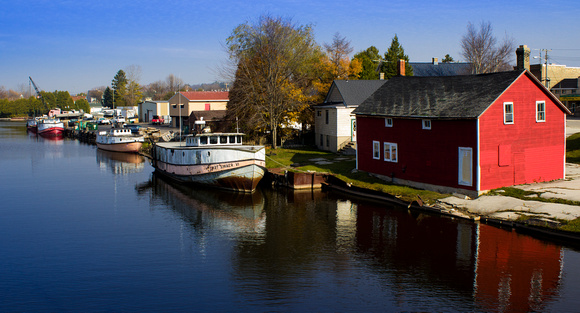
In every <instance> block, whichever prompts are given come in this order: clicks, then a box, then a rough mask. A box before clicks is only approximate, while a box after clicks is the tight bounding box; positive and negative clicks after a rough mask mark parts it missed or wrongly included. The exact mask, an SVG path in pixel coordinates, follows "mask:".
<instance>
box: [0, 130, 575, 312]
mask: <svg viewBox="0 0 580 313" xmlns="http://www.w3.org/2000/svg"><path fill="white" fill-rule="evenodd" d="M0 162H1V163H0V164H1V169H2V172H1V174H0V175H1V176H0V177H1V179H0V201H1V202H2V205H1V206H0V238H1V241H0V311H3V312H6V311H9V312H35V311H42V312H103V311H114V312H126V311H138V312H147V311H151V312H190V311H204V312H205V311H211V312H234V311H235V312H238V311H239V312H244V311H245V312H266V311H268V312H270V311H275V312H401V311H406V312H408V311H413V312H416V311H423V312H432V311H436V312H457V311H461V312H529V311H535V312H573V311H576V312H577V311H578V310H579V308H580V253H579V252H578V250H576V249H574V248H572V247H567V246H562V245H559V244H556V243H551V242H546V241H541V240H538V239H534V238H532V237H529V236H525V235H520V234H518V233H516V232H513V231H510V230H502V229H498V228H495V227H493V226H488V225H484V224H478V223H472V222H468V221H462V220H457V219H451V218H447V217H441V216H437V215H430V214H425V213H421V212H415V211H409V210H407V209H406V208H404V207H396V206H391V205H388V204H381V203H373V202H369V201H366V200H364V199H355V198H351V197H349V196H346V195H341V194H336V193H332V192H320V191H316V192H310V191H307V192H294V191H290V190H286V189H282V190H270V189H268V188H262V189H260V190H258V191H257V192H256V193H255V194H253V195H251V196H248V195H238V194H232V193H224V192H218V191H215V190H208V189H201V188H192V187H189V186H182V185H179V184H175V183H173V182H171V181H167V180H165V179H163V178H162V177H158V176H157V175H155V174H154V173H153V168H152V167H151V165H150V163H149V161H148V160H147V159H145V158H143V157H141V156H136V155H125V154H115V153H107V152H103V151H101V150H97V149H96V147H95V146H92V145H87V144H84V143H80V142H78V141H76V140H71V139H62V140H47V139H43V138H38V137H36V136H34V135H30V134H27V133H26V131H25V125H24V124H23V123H15V122H0Z"/></svg>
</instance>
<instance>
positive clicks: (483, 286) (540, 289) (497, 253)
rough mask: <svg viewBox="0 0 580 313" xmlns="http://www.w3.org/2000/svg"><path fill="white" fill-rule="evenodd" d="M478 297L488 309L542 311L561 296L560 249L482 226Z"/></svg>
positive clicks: (478, 262) (475, 292)
mask: <svg viewBox="0 0 580 313" xmlns="http://www.w3.org/2000/svg"><path fill="white" fill-rule="evenodd" d="M478 238H479V244H478V258H477V271H476V273H477V277H476V281H475V282H476V284H475V288H474V296H475V299H476V301H477V302H478V303H480V304H481V306H482V307H483V309H484V310H493V311H503V312H506V311H522V312H528V311H542V309H543V307H544V304H545V303H546V302H548V301H550V300H551V299H552V298H555V297H557V294H558V288H559V286H560V283H561V278H562V277H561V275H562V266H563V263H562V258H563V251H562V248H561V247H560V246H557V245H554V244H550V243H547V242H543V241H540V240H537V239H534V238H532V237H529V236H525V235H521V234H518V233H516V232H514V231H505V230H502V229H498V228H496V227H493V226H489V225H481V226H480V227H479V236H478Z"/></svg>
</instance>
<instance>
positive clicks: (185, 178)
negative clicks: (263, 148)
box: [155, 160, 265, 192]
mask: <svg viewBox="0 0 580 313" xmlns="http://www.w3.org/2000/svg"><path fill="white" fill-rule="evenodd" d="M264 165H265V164H264V163H263V162H261V161H258V160H245V161H240V162H231V163H222V164H212V165H205V166H202V165H197V166H184V165H174V164H167V163H164V162H157V164H156V167H155V169H156V170H157V171H158V172H159V173H161V174H163V175H165V176H168V177H170V178H172V179H174V180H177V181H179V182H184V183H192V184H201V185H206V186H212V187H216V188H220V189H227V190H232V191H240V192H253V191H254V190H255V189H256V187H257V186H258V183H259V182H260V180H261V179H262V177H264ZM208 168H213V169H210V170H208ZM222 168H223V169H222ZM194 172H199V173H197V174H191V173H194Z"/></svg>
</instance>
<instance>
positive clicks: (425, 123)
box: [421, 120, 431, 129]
mask: <svg viewBox="0 0 580 313" xmlns="http://www.w3.org/2000/svg"><path fill="white" fill-rule="evenodd" d="M421 125H422V127H423V129H431V120H422V121H421Z"/></svg>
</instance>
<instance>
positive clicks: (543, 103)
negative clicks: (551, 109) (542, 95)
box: [536, 101, 546, 123]
mask: <svg viewBox="0 0 580 313" xmlns="http://www.w3.org/2000/svg"><path fill="white" fill-rule="evenodd" d="M540 104H541V105H542V110H539V109H538V105H540ZM540 114H541V115H542V118H540ZM545 121H546V101H536V122H538V123H543V122H545Z"/></svg>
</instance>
